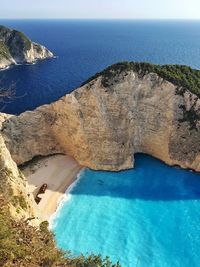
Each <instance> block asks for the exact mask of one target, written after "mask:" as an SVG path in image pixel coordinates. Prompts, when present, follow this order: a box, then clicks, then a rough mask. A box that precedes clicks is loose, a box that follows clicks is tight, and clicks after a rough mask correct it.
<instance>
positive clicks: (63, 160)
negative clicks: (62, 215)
mask: <svg viewBox="0 0 200 267" xmlns="http://www.w3.org/2000/svg"><path fill="white" fill-rule="evenodd" d="M81 169H82V166H80V165H79V164H78V163H77V162H76V161H75V160H74V159H73V158H71V157H69V156H64V155H54V156H49V157H45V158H41V159H39V160H38V161H35V162H32V163H31V164H30V165H28V166H26V167H25V168H23V170H22V171H23V173H24V175H25V176H26V177H27V179H28V183H29V189H30V192H31V193H33V195H34V197H36V195H37V193H38V191H39V189H40V187H41V186H42V185H43V184H47V189H46V191H45V193H44V194H39V195H38V196H39V197H40V198H41V201H40V202H39V204H38V208H39V211H40V213H41V217H42V220H47V221H48V220H49V219H50V216H51V215H52V214H53V213H54V212H55V211H56V208H57V207H58V204H59V200H60V198H61V197H62V196H63V194H64V193H65V191H66V190H67V188H68V187H69V186H70V185H71V184H72V183H73V182H74V181H75V180H76V179H77V175H78V173H79V172H80V170H81Z"/></svg>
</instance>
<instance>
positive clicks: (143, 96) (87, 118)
mask: <svg viewBox="0 0 200 267" xmlns="http://www.w3.org/2000/svg"><path fill="white" fill-rule="evenodd" d="M199 116H200V100H199V98H198V97H197V96H196V95H194V94H192V93H191V92H190V91H188V90H184V91H183V90H182V88H180V87H177V86H176V85H174V84H172V83H170V82H168V81H166V80H164V79H163V78H161V77H159V76H158V75H157V74H156V73H148V74H145V75H140V74H138V73H137V72H134V71H122V72H121V73H120V74H117V75H114V76H113V77H112V78H111V79H110V80H109V85H107V86H105V85H104V83H103V77H102V76H99V77H97V78H96V79H94V80H92V81H91V82H89V83H88V84H86V85H84V86H82V87H81V88H79V89H77V90H75V91H73V92H72V93H71V94H68V95H66V96H64V97H63V98H61V99H60V100H58V101H57V102H55V103H53V104H50V105H44V106H41V107H39V108H37V109H36V110H35V111H33V112H25V113H23V114H21V115H20V116H12V117H11V118H10V119H7V120H6V121H5V122H4V123H3V127H2V135H3V137H4V139H5V143H6V146H7V148H8V149H9V151H10V153H11V155H12V158H13V159H14V161H15V162H17V164H21V163H23V162H26V161H28V160H30V159H31V158H33V157H34V156H36V155H49V154H53V153H66V154H69V155H71V156H73V157H74V158H75V159H76V160H77V161H78V162H79V163H80V164H81V165H84V166H88V167H90V168H92V169H98V170H114V171H117V170H121V169H127V168H131V167H133V165H134V154H135V153H138V152H141V153H147V154H149V155H152V156H154V157H156V158H159V159H161V160H163V161H164V162H166V163H167V164H170V165H179V166H181V167H183V168H192V169H194V170H196V171H200V135H199V131H200V123H199Z"/></svg>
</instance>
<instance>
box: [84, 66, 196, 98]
mask: <svg viewBox="0 0 200 267" xmlns="http://www.w3.org/2000/svg"><path fill="white" fill-rule="evenodd" d="M131 70H132V71H135V72H137V73H138V74H139V75H140V77H142V76H144V75H145V74H148V73H150V72H152V73H157V74H158V75H159V76H160V77H161V78H163V79H165V80H167V81H169V82H171V83H173V84H175V85H177V86H178V87H183V88H184V89H188V90H189V91H191V92H192V93H194V94H196V95H197V96H199V97H200V70H195V69H192V68H190V67H188V66H184V65H154V64H150V63H147V62H121V63H117V64H114V65H112V66H110V67H108V68H107V69H105V70H103V71H102V72H100V73H97V74H95V75H94V76H93V77H91V78H90V79H89V80H87V81H86V82H84V83H83V85H84V84H86V83H88V82H90V81H92V80H94V79H95V78H97V77H99V76H102V84H103V86H105V87H108V86H110V85H112V84H111V83H112V82H113V81H112V80H113V79H114V78H116V77H117V76H118V75H119V74H120V73H122V72H127V71H131Z"/></svg>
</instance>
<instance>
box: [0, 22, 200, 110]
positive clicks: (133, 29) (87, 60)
mask: <svg viewBox="0 0 200 267" xmlns="http://www.w3.org/2000/svg"><path fill="white" fill-rule="evenodd" d="M0 24H4V25H6V26H10V27H14V28H17V29H18V30H21V31H23V32H24V33H26V34H27V35H28V36H29V37H30V38H31V39H32V40H34V41H36V42H39V43H41V44H44V45H46V46H47V47H48V48H49V49H50V50H52V51H53V52H54V54H55V55H57V56H58V58H57V59H52V60H47V61H42V62H40V63H38V64H36V65H32V66H18V67H14V68H13V69H11V70H8V71H4V72H0V80H1V79H2V78H3V82H4V84H5V83H7V84H9V83H10V82H11V81H13V82H16V83H17V84H16V91H17V96H20V98H17V99H16V100H15V101H13V102H12V105H7V107H6V108H5V110H4V111H5V112H10V113H20V112H23V111H25V110H28V109H29V110H31V109H33V108H35V107H37V106H39V105H41V104H44V103H50V102H52V101H54V100H57V99H58V98H59V97H61V96H63V95H64V94H65V93H67V92H70V91H71V90H73V89H74V88H76V87H78V86H80V84H81V83H82V82H83V81H85V80H86V79H87V78H88V77H90V76H91V75H93V74H95V73H96V72H97V71H100V70H102V69H103V68H105V67H106V66H108V65H110V64H112V63H116V62H119V61H124V60H133V61H148V62H152V63H159V64H169V63H170V64H171V63H177V64H187V65H190V66H192V67H194V68H200V21H171V22H169V21H168V22H167V21H98V20H97V21H95V20H93V21H87V20H86V21H83V20H82V21H81V20H79V21H78V20H76V21H73V20H69V21H62V20H61V21H59V20H57V21H51V20H49V21H48V20H47V21H46V20H41V21H37V20H36V21H33V20H24V21H21V20H19V21H17V20H13V21H11V20H0Z"/></svg>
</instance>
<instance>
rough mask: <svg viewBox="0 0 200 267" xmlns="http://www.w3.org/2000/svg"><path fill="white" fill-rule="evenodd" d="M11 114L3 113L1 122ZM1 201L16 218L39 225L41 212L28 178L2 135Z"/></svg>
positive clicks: (0, 145) (0, 138)
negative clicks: (14, 158) (30, 191)
mask: <svg viewBox="0 0 200 267" xmlns="http://www.w3.org/2000/svg"><path fill="white" fill-rule="evenodd" d="M8 117H9V116H6V115H1V117H0V123H2V121H3V120H4V119H6V118H8ZM0 174H1V175H0V202H1V200H3V202H4V204H7V205H8V207H9V211H10V214H11V215H12V216H13V217H14V218H15V219H25V220H27V219H28V220H29V222H30V223H31V224H32V225H34V226H37V225H38V224H39V219H38V218H39V213H38V210H37V207H36V203H35V201H34V199H33V196H32V194H30V193H29V188H28V184H27V181H26V178H25V177H24V176H23V174H22V173H21V172H20V171H19V169H18V168H17V165H16V163H15V162H14V161H13V160H12V158H11V155H10V152H9V151H8V149H7V147H6V146H5V143H4V140H3V138H2V136H0Z"/></svg>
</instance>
